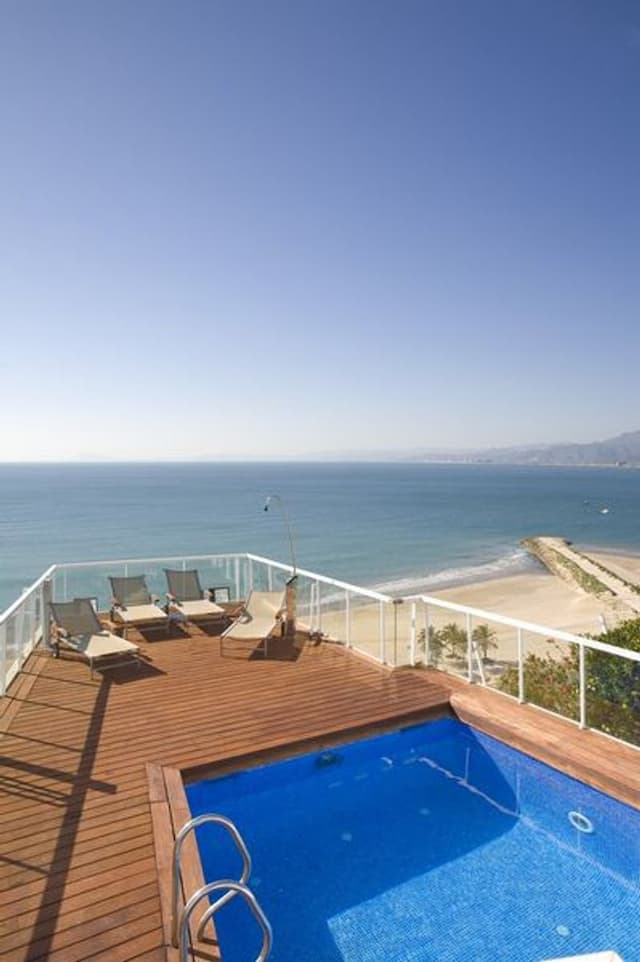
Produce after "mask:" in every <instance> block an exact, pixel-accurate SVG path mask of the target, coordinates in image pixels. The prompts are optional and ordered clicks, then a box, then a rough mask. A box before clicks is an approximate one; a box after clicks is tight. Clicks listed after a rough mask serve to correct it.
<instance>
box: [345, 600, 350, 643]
mask: <svg viewBox="0 0 640 962" xmlns="http://www.w3.org/2000/svg"><path fill="white" fill-rule="evenodd" d="M344 618H345V626H344V635H345V641H346V643H347V648H351V595H350V594H349V592H348V591H345V593H344Z"/></svg>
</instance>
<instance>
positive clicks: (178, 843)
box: [171, 813, 273, 962]
mask: <svg viewBox="0 0 640 962" xmlns="http://www.w3.org/2000/svg"><path fill="white" fill-rule="evenodd" d="M207 822H214V823H216V824H217V825H222V827H223V828H225V829H226V830H227V831H228V832H229V835H230V836H231V838H232V839H233V841H234V843H235V846H236V848H237V849H238V851H239V853H240V856H241V858H242V874H241V876H240V879H239V880H238V881H232V880H231V879H220V880H219V881H217V882H209V883H208V884H207V885H203V886H202V888H199V889H198V891H197V892H194V893H193V895H192V896H191V897H190V898H189V899H188V900H187V901H186V903H185V905H184V908H183V909H182V911H180V905H179V901H180V861H181V856H182V846H183V844H184V840H185V838H186V837H187V835H188V834H189V833H190V832H192V831H193V830H194V829H195V828H197V827H198V826H199V825H204V824H205V823H207ZM250 875H251V856H250V855H249V850H248V849H247V846H246V845H245V842H244V839H243V838H242V835H241V834H240V832H239V831H238V829H237V827H236V826H235V824H234V823H233V822H232V821H231V819H229V818H226V817H225V816H224V815H214V814H213V813H209V814H205V815H197V816H196V817H195V818H191V819H189V821H188V822H186V823H185V824H184V825H183V826H182V828H181V829H180V831H179V832H178V834H177V835H176V838H175V842H174V843H173V873H172V882H171V934H172V942H173V945H174V946H175V947H176V948H179V949H180V962H188V952H189V920H190V918H191V915H192V913H193V911H194V909H195V908H196V906H197V905H198V903H199V902H200V901H201V900H202V899H203V898H206V897H207V896H208V895H210V894H211V893H212V892H219V891H222V890H224V895H221V896H220V898H219V899H216V901H215V902H213V903H212V904H211V905H210V906H209V907H208V908H207V910H206V911H205V912H204V914H203V916H202V918H201V919H200V923H199V925H198V930H197V938H198V939H201V938H202V937H203V935H204V929H205V926H206V924H207V922H208V921H209V919H210V918H211V917H212V916H213V915H214V914H215V913H216V912H217V911H218V909H221V908H222V906H223V905H226V904H227V903H228V902H230V901H231V899H232V898H235V896H236V895H240V896H241V897H242V898H243V899H244V900H245V902H246V903H247V905H248V907H249V909H250V911H251V912H252V913H253V915H254V917H255V919H256V921H257V922H258V925H259V926H260V928H261V929H262V948H261V949H260V953H259V955H258V956H257V958H256V960H255V962H265V959H267V958H268V957H269V953H270V952H271V945H272V943H273V933H272V931H271V925H270V924H269V920H268V919H267V917H266V915H265V914H264V912H263V911H262V908H261V907H260V904H259V902H258V900H257V899H256V897H255V895H254V894H253V892H252V891H251V889H250V888H249V887H248V885H247V882H248V881H249V876H250Z"/></svg>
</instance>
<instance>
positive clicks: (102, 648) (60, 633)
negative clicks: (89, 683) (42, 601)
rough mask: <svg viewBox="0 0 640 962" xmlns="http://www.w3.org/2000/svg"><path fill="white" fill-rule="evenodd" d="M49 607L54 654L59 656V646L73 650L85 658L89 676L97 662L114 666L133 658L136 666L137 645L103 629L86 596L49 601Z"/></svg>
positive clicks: (106, 665)
mask: <svg viewBox="0 0 640 962" xmlns="http://www.w3.org/2000/svg"><path fill="white" fill-rule="evenodd" d="M49 610H50V612H51V619H52V621H53V632H52V642H53V646H54V649H55V652H56V657H59V655H60V647H61V646H64V647H65V648H68V649H70V650H71V651H75V652H76V654H78V655H80V656H81V657H82V658H84V659H85V660H86V661H88V663H89V668H90V669H91V677H92V678H93V670H94V666H95V665H96V664H98V663H99V664H100V665H101V667H104V668H116V667H118V666H119V665H123V664H125V663H129V662H131V661H135V662H137V664H138V667H140V659H139V657H138V656H139V652H140V649H139V648H138V646H137V645H133V644H132V643H131V642H130V641H126V639H124V638H119V637H118V636H117V635H114V634H113V633H112V632H111V631H107V629H106V628H105V627H104V626H103V625H102V624H101V623H100V621H99V620H98V616H97V615H96V613H95V610H94V608H93V605H92V603H91V599H90V598H74V599H73V601H62V602H60V601H56V602H50V603H49Z"/></svg>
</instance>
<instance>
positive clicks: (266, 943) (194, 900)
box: [178, 879, 273, 962]
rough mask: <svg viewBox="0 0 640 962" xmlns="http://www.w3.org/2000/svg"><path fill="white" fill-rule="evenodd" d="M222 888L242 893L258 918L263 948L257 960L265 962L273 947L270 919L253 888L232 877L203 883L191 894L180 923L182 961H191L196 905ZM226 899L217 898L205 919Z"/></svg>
mask: <svg viewBox="0 0 640 962" xmlns="http://www.w3.org/2000/svg"><path fill="white" fill-rule="evenodd" d="M221 889H227V891H228V894H229V893H232V894H233V895H241V896H242V898H243V899H244V900H245V902H246V903H247V905H248V906H249V908H250V910H251V912H252V913H253V916H254V918H255V919H256V921H257V923H258V925H259V926H260V928H261V929H262V948H261V949H260V952H259V954H258V955H257V956H256V959H255V962H265V960H266V959H267V958H268V957H269V953H270V952H271V947H272V945H273V931H272V929H271V925H270V923H269V919H268V918H267V916H266V915H265V914H264V912H263V910H262V908H261V906H260V903H259V902H258V900H257V899H256V897H255V895H254V894H253V892H252V891H251V889H249V888H247V886H246V885H243V884H242V883H241V882H233V881H231V879H221V880H220V881H219V882H209V883H208V885H203V887H202V888H201V889H198V891H197V892H194V894H193V895H192V896H191V898H190V899H189V901H188V902H187V904H186V905H185V907H184V909H183V910H182V915H181V916H180V922H179V925H178V933H179V947H180V962H189V920H190V918H191V914H192V912H193V910H194V909H195V907H196V905H197V904H198V903H199V902H200V901H201V900H202V899H203V898H206V896H207V895H210V894H211V893H212V892H219V891H220V890H221ZM223 900H224V896H223V897H222V898H220V899H217V900H216V901H215V902H214V903H213V905H211V906H210V907H209V908H208V909H207V911H206V912H205V914H204V917H203V919H204V921H205V922H206V921H207V920H208V919H209V918H210V917H211V916H212V915H213V913H214V912H215V911H216V909H217V908H219V907H220V903H221V902H222V901H223ZM199 935H200V930H198V937H199Z"/></svg>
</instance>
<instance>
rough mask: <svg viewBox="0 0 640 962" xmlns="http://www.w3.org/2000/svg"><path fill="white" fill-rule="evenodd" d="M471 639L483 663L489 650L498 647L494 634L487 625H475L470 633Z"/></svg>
mask: <svg viewBox="0 0 640 962" xmlns="http://www.w3.org/2000/svg"><path fill="white" fill-rule="evenodd" d="M471 637H472V638H473V640H474V641H475V643H476V645H477V646H478V648H479V649H480V653H481V654H482V660H483V661H486V660H487V657H488V655H489V649H490V648H497V647H498V645H497V644H496V640H495V638H496V633H495V631H494V630H493V628H490V627H489V625H476V627H475V628H474V629H473V632H472V633H471Z"/></svg>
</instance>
